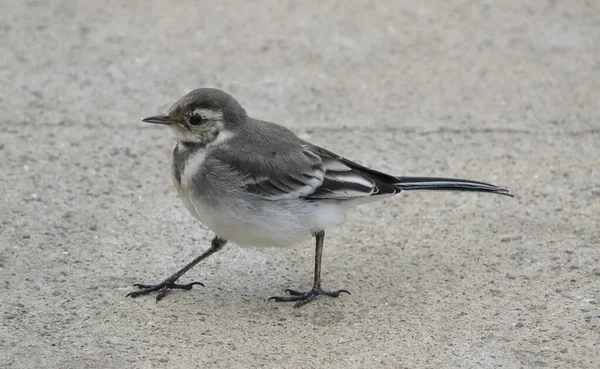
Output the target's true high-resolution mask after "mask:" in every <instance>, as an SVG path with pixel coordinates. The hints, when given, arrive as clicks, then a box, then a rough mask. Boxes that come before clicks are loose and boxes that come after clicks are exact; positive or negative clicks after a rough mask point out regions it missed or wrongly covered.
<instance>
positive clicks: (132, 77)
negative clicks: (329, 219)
mask: <svg viewBox="0 0 600 369" xmlns="http://www.w3.org/2000/svg"><path fill="white" fill-rule="evenodd" d="M0 50H1V57H0V80H1V82H2V83H1V87H0V88H1V89H0V111H1V112H2V113H1V114H2V117H1V118H0V162H1V165H0V178H1V182H0V189H1V191H0V194H1V196H0V209H1V211H0V281H1V283H0V289H1V290H0V295H1V296H2V298H1V303H0V313H1V316H0V319H1V324H0V367H3V368H133V367H139V368H345V369H347V368H598V367H599V366H600V305H599V302H600V107H599V106H600V104H599V102H600V3H599V2H597V1H569V2H567V1H544V0H531V1H527V2H524V1H516V0H514V1H466V0H452V1H441V0H440V1H429V2H416V1H408V0H402V1H398V0H386V1H377V2H373V1H352V2H349V1H328V2H319V1H262V2H259V1H252V2H251V1H220V2H209V1H177V2H166V1H125V2H123V1H112V0H111V1H90V2H83V1H69V0H65V1H44V0H26V1H22V0H5V1H2V2H1V3H0ZM200 86H213V87H219V88H223V89H225V90H226V91H228V92H230V93H232V94H233V95H234V96H236V97H237V98H238V100H239V101H240V102H241V103H242V104H243V105H244V106H245V107H246V108H247V110H248V112H249V113H250V114H251V115H252V116H254V117H256V118H261V119H266V120H271V121H275V122H278V123H280V124H283V125H285V126H287V127H289V128H290V129H292V130H293V131H294V132H296V133H298V134H299V135H301V136H302V137H303V138H305V139H308V140H311V141H313V142H315V143H316V144H319V145H322V146H324V147H327V148H328V149H330V150H332V151H334V152H337V153H339V154H341V155H344V156H346V157H348V158H352V159H355V160H358V161H359V162H360V163H362V164H365V165H368V166H372V167H374V168H377V169H380V170H384V171H388V172H391V173H397V174H402V175H439V176H452V177H462V178H470V179H475V180H483V181H489V182H492V183H496V184H499V185H502V186H506V187H508V188H509V189H510V190H511V191H512V192H513V193H514V194H515V195H516V198H514V199H510V198H505V197H500V196H491V195H486V194H481V195H480V194H465V193H459V194H456V193H410V194H405V195H404V194H402V195H399V196H397V197H394V198H392V199H388V200H386V201H384V202H382V203H376V204H370V205H366V206H363V207H361V208H359V209H357V210H356V211H355V212H353V213H351V214H349V216H348V217H347V221H346V222H345V223H344V225H343V226H342V227H340V228H337V229H335V230H331V231H329V232H328V237H327V238H326V240H325V241H326V245H325V254H324V276H323V278H324V282H323V283H324V287H325V288H332V289H333V288H347V289H349V290H350V291H352V293H353V294H352V296H346V295H344V296H342V297H340V298H338V299H330V298H320V299H319V300H318V301H316V302H313V303H311V304H309V305H307V306H305V307H303V308H301V309H293V308H292V306H291V305H289V304H281V303H274V302H268V301H266V298H267V297H269V296H272V295H277V294H280V293H281V292H282V291H283V290H284V289H285V288H300V289H303V288H308V287H310V284H311V281H312V263H313V246H312V244H311V243H310V242H306V243H305V244H303V245H300V247H296V248H290V249H265V250H254V249H242V248H239V247H237V246H235V245H229V246H228V247H227V248H226V249H225V250H224V251H222V252H220V253H218V254H217V255H215V256H214V257H213V258H211V259H209V260H208V261H207V262H206V263H204V264H202V265H201V266H198V267H196V268H195V269H193V270H192V271H191V272H189V273H188V274H187V275H186V276H185V277H184V278H183V281H193V280H200V281H202V282H204V283H205V284H206V287H205V288H195V289H194V290H193V291H191V292H187V291H186V292H181V291H178V292H173V293H171V294H169V295H168V296H167V297H166V298H165V299H164V300H163V301H162V302H161V303H159V304H156V303H155V302H154V299H153V297H151V296H150V297H142V298H138V299H130V298H125V294H126V293H127V292H129V291H130V290H131V288H132V287H131V285H132V284H133V283H135V282H154V281H156V282H158V281H160V280H161V279H163V278H164V277H166V276H167V275H169V274H171V273H172V272H173V271H175V270H176V269H178V268H179V267H180V266H182V265H183V264H184V263H186V262H188V261H189V260H191V259H192V258H193V257H195V256H197V255H199V253H200V252H202V251H203V250H204V249H205V248H206V247H208V243H209V240H210V238H211V236H212V235H211V233H210V232H209V231H208V230H207V229H206V228H204V227H203V226H201V225H200V224H198V223H197V222H196V221H195V220H194V219H193V218H192V217H191V216H190V215H189V214H187V212H186V211H185V209H184V208H183V205H182V204H181V203H180V201H179V200H178V199H177V196H176V194H175V191H174V190H173V188H172V185H171V182H170V177H169V169H168V167H169V151H170V148H171V146H172V144H173V137H172V135H171V133H170V132H169V131H168V130H165V129H161V128H162V127H154V126H150V125H144V124H142V123H141V122H140V119H141V118H143V117H145V116H148V115H152V114H157V113H161V112H163V111H164V110H165V109H167V108H168V107H169V106H170V104H172V103H173V102H174V101H175V100H176V99H178V98H179V97H180V96H181V95H183V94H185V93H187V92H188V91H189V90H192V89H194V88H197V87H200Z"/></svg>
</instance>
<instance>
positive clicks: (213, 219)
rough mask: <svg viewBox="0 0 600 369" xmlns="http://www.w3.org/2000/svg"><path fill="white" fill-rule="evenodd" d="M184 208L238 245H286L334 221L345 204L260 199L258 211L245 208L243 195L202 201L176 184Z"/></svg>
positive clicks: (340, 218)
mask: <svg viewBox="0 0 600 369" xmlns="http://www.w3.org/2000/svg"><path fill="white" fill-rule="evenodd" d="M176 187H177V190H178V192H179V196H180V197H181V200H182V201H183V204H184V206H185V208H186V209H187V210H188V211H189V212H190V214H192V215H193V216H194V217H195V218H196V219H198V220H199V221H200V222H201V223H202V224H204V225H205V226H206V227H208V228H209V229H210V230H212V231H213V232H215V234H217V235H218V236H219V237H222V238H224V239H226V240H228V241H232V242H235V243H236V244H238V245H240V246H254V247H259V248H261V247H290V246H293V245H295V244H297V243H299V242H301V241H304V240H306V239H308V238H310V237H311V236H312V234H313V232H315V231H319V230H325V229H328V228H331V227H333V226H335V225H338V224H339V223H341V222H342V220H343V219H344V215H345V213H346V210H347V208H346V207H342V206H340V205H335V204H333V203H318V204H316V203H305V202H303V201H302V200H292V201H288V202H286V203H285V204H282V203H281V202H277V201H275V202H274V201H270V200H262V201H261V202H260V203H261V204H262V206H260V207H258V211H252V212H249V211H248V209H249V207H248V206H245V205H246V204H244V203H243V202H244V200H243V199H228V200H226V201H224V203H223V206H220V207H219V209H216V208H215V207H214V206H212V205H209V204H206V203H203V202H202V200H200V199H198V198H194V197H190V196H189V195H188V191H186V190H185V189H184V188H181V187H180V186H178V185H177V184H176Z"/></svg>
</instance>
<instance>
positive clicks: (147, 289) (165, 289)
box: [125, 278, 204, 302]
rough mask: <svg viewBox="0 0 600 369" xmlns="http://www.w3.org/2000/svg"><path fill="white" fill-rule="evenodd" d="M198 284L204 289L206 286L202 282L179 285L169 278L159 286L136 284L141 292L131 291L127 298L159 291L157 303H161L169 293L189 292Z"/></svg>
mask: <svg viewBox="0 0 600 369" xmlns="http://www.w3.org/2000/svg"><path fill="white" fill-rule="evenodd" d="M196 284H198V285H200V286H202V287H204V284H202V283H200V282H192V283H185V284H178V283H175V281H171V279H170V278H167V279H165V280H164V281H162V282H161V283H158V284H142V283H136V284H134V286H135V287H137V288H139V291H131V292H129V293H128V294H127V295H126V296H125V297H134V298H135V297H138V296H142V295H147V294H149V293H151V292H155V291H159V292H158V295H156V302H159V301H160V300H162V299H163V297H165V296H166V295H167V293H169V292H170V291H171V290H173V289H180V290H188V291H189V290H191V289H192V287H194V285H196Z"/></svg>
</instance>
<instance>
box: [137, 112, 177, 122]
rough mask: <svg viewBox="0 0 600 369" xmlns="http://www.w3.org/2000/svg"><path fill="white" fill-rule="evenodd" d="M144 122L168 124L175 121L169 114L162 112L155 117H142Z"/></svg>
mask: <svg viewBox="0 0 600 369" xmlns="http://www.w3.org/2000/svg"><path fill="white" fill-rule="evenodd" d="M142 122H146V123H156V124H166V125H171V124H173V123H174V122H173V121H172V120H171V117H169V116H168V115H167V114H160V115H155V116H153V117H148V118H144V119H142Z"/></svg>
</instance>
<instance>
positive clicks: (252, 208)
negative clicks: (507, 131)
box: [127, 88, 513, 307]
mask: <svg viewBox="0 0 600 369" xmlns="http://www.w3.org/2000/svg"><path fill="white" fill-rule="evenodd" d="M142 121H143V122H146V123H154V124H160V125H166V126H169V127H170V128H171V130H172V131H173V133H174V134H175V138H176V143H175V146H174V147H173V151H172V163H171V175H172V179H173V184H174V186H175V188H176V190H177V193H178V195H179V197H180V198H181V201H182V202H183V205H184V207H185V208H186V209H187V210H188V212H189V213H190V214H191V215H192V216H193V217H194V218H196V219H197V220H198V221H199V222H200V223H202V224H203V225H204V226H206V227H208V228H209V229H210V230H212V232H214V234H215V235H214V237H213V238H212V241H211V244H210V247H208V249H207V250H206V251H204V252H203V253H202V254H201V255H199V256H198V257H196V258H195V259H193V260H192V261H191V262H190V263H188V264H187V265H185V266H184V267H183V268H181V269H180V270H178V271H177V272H176V273H174V274H173V275H171V276H169V277H167V278H166V279H164V280H163V281H162V282H160V283H156V284H142V283H137V284H134V286H135V287H137V289H136V290H134V291H132V292H130V293H128V294H127V296H129V297H138V296H142V295H147V294H150V293H152V292H157V295H156V302H158V301H160V300H161V299H162V298H164V297H165V296H166V295H167V293H169V292H170V291H171V290H173V289H182V290H191V289H192V287H193V286H194V285H201V286H204V284H202V283H200V282H191V283H186V284H180V283H177V281H178V280H179V279H180V278H181V277H182V276H183V275H184V274H185V273H186V272H187V271H189V270H190V269H191V268H193V267H194V266H195V265H196V264H198V263H200V262H201V261H202V260H204V259H206V258H207V257H209V256H210V255H212V254H214V253H215V252H217V251H219V250H221V249H222V248H223V247H224V246H225V245H226V244H227V242H228V241H231V242H235V243H236V244H238V245H239V246H242V247H244V246H253V247H288V246H292V245H295V244H297V243H299V241H302V240H305V239H309V238H311V237H312V238H314V242H315V260H314V262H315V263H314V273H313V274H314V278H313V286H312V288H311V289H310V290H308V291H298V290H293V289H287V290H285V294H283V295H281V296H273V297H270V298H269V300H274V301H276V302H295V304H294V307H300V306H302V305H305V304H307V303H309V302H311V301H313V300H314V299H315V298H316V297H317V296H329V297H339V296H340V295H341V294H343V293H346V294H350V292H349V291H348V290H346V289H338V290H326V289H323V288H322V287H321V259H322V254H323V246H324V239H325V231H326V230H327V229H330V228H332V227H334V226H337V225H339V224H340V223H342V221H343V219H344V216H345V215H346V213H347V212H349V211H351V210H352V209H354V208H355V207H356V206H358V205H361V204H366V203H371V202H374V201H378V200H383V199H385V198H389V197H390V196H393V195H396V194H398V193H400V192H403V191H413V190H440V191H444V190H446V191H471V192H486V193H492V194H499V195H505V196H511V197H512V196H513V195H512V194H510V193H509V191H508V190H507V189H504V188H501V187H498V186H495V185H492V184H488V183H484V182H478V181H471V180H464V179H452V178H437V177H404V176H394V175H390V174H386V173H384V172H381V171H378V170H375V169H371V168H368V167H366V166H363V165H361V164H358V163H356V162H354V161H351V160H349V159H346V158H344V157H342V156H340V155H337V154H335V153H333V152H331V151H329V150H327V149H324V148H322V147H319V146H317V145H314V144H312V143H310V142H308V141H305V140H303V139H301V138H299V137H298V136H297V135H296V134H294V133H293V132H292V131H291V130H289V129H287V128H285V127H283V126H281V125H278V124H276V123H272V122H268V121H263V120H259V119H254V118H251V117H250V116H249V115H248V114H247V112H246V110H245V109H244V108H243V107H242V105H240V103H239V102H238V101H237V100H236V99H235V98H234V97H233V96H231V95H230V94H228V93H226V92H224V91H222V90H219V89H215V88H199V89H195V90H193V91H191V92H189V93H188V94H186V95H185V96H183V97H182V98H180V99H179V100H178V101H177V102H175V104H173V105H172V106H171V108H170V109H168V111H167V112H166V113H165V114H160V115H154V116H150V117H147V118H144V119H142Z"/></svg>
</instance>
